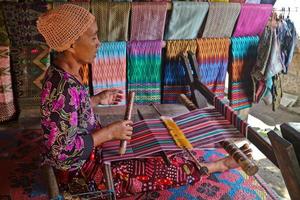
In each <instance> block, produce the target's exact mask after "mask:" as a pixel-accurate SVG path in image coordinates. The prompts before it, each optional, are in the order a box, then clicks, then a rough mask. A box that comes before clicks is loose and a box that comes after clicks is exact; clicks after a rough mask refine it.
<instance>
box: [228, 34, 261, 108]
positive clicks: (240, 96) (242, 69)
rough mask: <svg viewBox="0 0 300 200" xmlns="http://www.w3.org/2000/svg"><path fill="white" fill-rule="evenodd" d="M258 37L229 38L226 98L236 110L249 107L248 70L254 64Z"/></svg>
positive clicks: (251, 96) (250, 85)
mask: <svg viewBox="0 0 300 200" xmlns="http://www.w3.org/2000/svg"><path fill="white" fill-rule="evenodd" d="M258 41H259V37H257V36H256V37H240V38H232V39H231V50H230V53H231V60H230V66H229V70H228V72H229V88H228V99H229V100H230V105H231V107H232V108H233V109H234V110H236V111H238V110H242V109H245V108H249V107H251V103H252V101H253V89H252V87H253V86H252V81H251V76H250V72H251V71H252V68H253V66H254V65H255V60H256V55H257V47H258Z"/></svg>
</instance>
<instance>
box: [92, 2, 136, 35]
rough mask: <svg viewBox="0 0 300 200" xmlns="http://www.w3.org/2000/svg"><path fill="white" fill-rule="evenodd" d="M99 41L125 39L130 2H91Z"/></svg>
mask: <svg viewBox="0 0 300 200" xmlns="http://www.w3.org/2000/svg"><path fill="white" fill-rule="evenodd" d="M91 5H92V13H93V14H94V15H95V17H96V19H97V24H98V38H99V40H100V41H127V40H128V26H129V13H130V7H131V6H130V3H126V2H123V3H121V2H120V3H118V2H98V1H95V2H92V4H91Z"/></svg>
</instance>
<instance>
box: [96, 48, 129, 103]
mask: <svg viewBox="0 0 300 200" xmlns="http://www.w3.org/2000/svg"><path fill="white" fill-rule="evenodd" d="M92 84H93V91H94V94H97V93H99V92H101V91H103V90H105V89H109V88H117V89H120V90H123V92H124V94H125V91H126V42H102V43H101V46H100V48H99V49H98V52H97V55H96V59H95V61H94V63H93V64H92ZM121 104H125V100H124V101H123V102H121Z"/></svg>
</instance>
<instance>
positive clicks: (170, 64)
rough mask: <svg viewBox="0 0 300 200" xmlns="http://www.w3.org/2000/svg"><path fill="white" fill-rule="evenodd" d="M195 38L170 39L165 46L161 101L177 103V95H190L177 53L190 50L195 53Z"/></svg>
mask: <svg viewBox="0 0 300 200" xmlns="http://www.w3.org/2000/svg"><path fill="white" fill-rule="evenodd" d="M196 49H197V42H196V40H170V41H167V46H166V63H165V66H164V70H163V96H162V98H163V101H162V102H163V103H178V102H179V101H178V96H179V95H180V94H185V95H187V96H190V95H191V91H190V86H189V83H188V81H187V78H186V75H185V71H184V66H183V63H182V62H181V61H180V60H179V55H180V54H181V53H184V52H188V51H192V52H194V53H196Z"/></svg>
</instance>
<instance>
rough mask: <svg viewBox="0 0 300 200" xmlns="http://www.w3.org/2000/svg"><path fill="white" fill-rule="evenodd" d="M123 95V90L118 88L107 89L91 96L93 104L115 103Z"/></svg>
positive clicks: (120, 99) (119, 100) (118, 101)
mask: <svg viewBox="0 0 300 200" xmlns="http://www.w3.org/2000/svg"><path fill="white" fill-rule="evenodd" d="M123 97H124V94H123V91H122V90H118V89H107V90H103V91H102V92H100V93H98V94H96V95H95V96H93V97H92V98H91V99H92V103H93V105H94V106H96V105H98V104H101V105H111V104H113V105H116V104H118V103H120V102H121V101H122V99H123Z"/></svg>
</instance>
